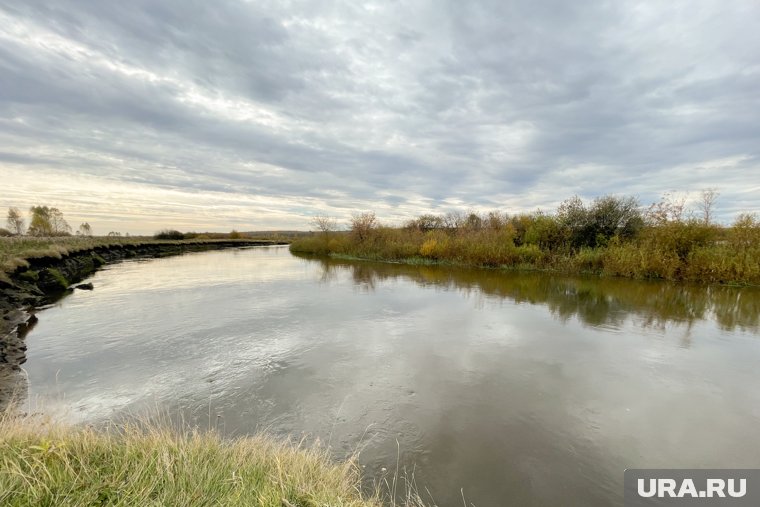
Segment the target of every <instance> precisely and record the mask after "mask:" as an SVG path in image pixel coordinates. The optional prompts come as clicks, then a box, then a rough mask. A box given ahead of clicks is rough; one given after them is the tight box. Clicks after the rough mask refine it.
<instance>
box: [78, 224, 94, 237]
mask: <svg viewBox="0 0 760 507" xmlns="http://www.w3.org/2000/svg"><path fill="white" fill-rule="evenodd" d="M77 233H78V234H80V235H82V236H92V227H90V224H89V223H87V222H85V223H83V224H82V225H80V226H79V230H78V231H77Z"/></svg>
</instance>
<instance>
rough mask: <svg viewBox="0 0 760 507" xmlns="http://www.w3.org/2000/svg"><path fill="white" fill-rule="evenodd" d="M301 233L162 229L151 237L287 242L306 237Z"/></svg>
mask: <svg viewBox="0 0 760 507" xmlns="http://www.w3.org/2000/svg"><path fill="white" fill-rule="evenodd" d="M306 234H307V233H305V232H302V231H249V232H238V231H236V230H234V229H233V230H232V231H230V232H180V231H177V230H174V229H164V230H162V231H159V232H157V233H156V234H154V235H153V237H154V238H155V239H171V240H180V239H279V240H288V239H292V238H297V237H301V236H304V235H306Z"/></svg>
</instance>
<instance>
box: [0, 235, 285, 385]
mask: <svg viewBox="0 0 760 507" xmlns="http://www.w3.org/2000/svg"><path fill="white" fill-rule="evenodd" d="M277 244H286V242H284V241H272V240H251V239H224V240H178V241H165V240H155V239H151V238H77V237H70V238H0V370H2V369H3V368H7V367H10V368H16V367H18V366H19V365H20V364H23V362H24V361H25V353H26V345H25V343H24V337H25V335H26V333H27V332H28V330H29V329H30V328H31V327H32V326H34V323H35V322H36V318H35V316H34V312H33V310H34V309H35V308H38V307H40V306H43V305H46V304H49V303H51V302H53V301H55V300H57V299H59V298H60V297H62V296H63V295H65V294H67V293H68V292H70V291H71V290H73V289H74V286H75V285H76V284H77V283H78V282H80V281H82V280H83V279H84V278H86V277H87V276H89V275H91V274H92V273H94V272H95V271H96V270H97V269H98V268H100V267H101V266H103V265H105V264H110V263H113V262H119V261H121V260H124V259H133V258H153V257H167V256H171V255H181V254H184V253H188V252H200V251H206V250H217V249H223V248H239V247H244V246H261V245H277ZM82 288H85V289H89V288H90V287H87V286H83V287H82ZM1 374H2V371H0V375H1Z"/></svg>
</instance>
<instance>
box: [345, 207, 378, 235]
mask: <svg viewBox="0 0 760 507" xmlns="http://www.w3.org/2000/svg"><path fill="white" fill-rule="evenodd" d="M376 227H377V219H376V218H375V212H374V211H367V212H365V213H361V214H358V215H353V216H352V217H351V234H353V235H354V236H355V237H356V239H358V240H359V241H364V240H366V239H367V238H369V235H370V233H371V232H372V230H373V229H375V228H376Z"/></svg>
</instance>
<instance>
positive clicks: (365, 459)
mask: <svg viewBox="0 0 760 507" xmlns="http://www.w3.org/2000/svg"><path fill="white" fill-rule="evenodd" d="M88 281H91V282H92V283H93V284H94V287H95V290H94V291H92V292H88V291H79V290H78V291H75V292H74V293H73V294H71V295H70V296H68V297H66V298H64V299H62V300H60V301H59V302H58V303H57V304H55V305H53V306H51V307H50V308H47V309H44V310H42V311H40V312H39V313H38V314H37V316H38V317H39V322H38V323H37V325H36V327H35V328H34V329H33V330H32V331H31V332H30V333H29V335H28V336H27V338H26V340H27V346H28V351H27V358H28V361H27V363H26V364H25V365H24V369H25V372H26V375H27V377H26V378H27V382H26V391H27V395H28V401H27V403H28V404H29V408H30V409H31V410H32V411H34V410H45V411H49V412H53V413H58V414H62V416H63V417H66V418H69V419H71V420H73V421H76V422H85V421H86V422H92V423H97V422H98V421H104V420H107V419H113V418H119V417H123V416H124V415H125V414H130V415H135V414H137V415H139V414H144V413H152V414H155V413H160V414H165V415H166V414H168V415H169V417H171V418H172V419H175V418H179V419H183V420H184V421H185V422H187V423H189V424H197V425H200V426H202V427H207V426H211V427H215V428H218V429H219V430H220V431H222V432H224V433H225V434H228V435H244V434H250V433H254V432H256V431H260V430H265V431H268V432H271V433H274V434H276V435H290V436H292V437H293V438H301V437H303V438H305V439H306V440H307V441H313V440H316V439H319V440H320V441H321V442H323V443H324V444H326V445H329V446H330V447H331V449H332V450H333V452H334V454H335V455H336V457H339V458H340V457H344V456H346V455H347V454H351V453H355V452H358V453H359V462H360V463H361V465H362V466H363V467H364V468H365V471H366V476H367V477H374V478H378V477H386V478H387V479H388V481H389V482H392V481H393V477H395V476H398V477H400V478H401V477H406V480H408V481H414V483H415V484H416V487H417V489H418V490H419V492H420V493H421V495H422V496H423V497H424V498H428V499H429V498H430V496H432V497H433V498H434V499H435V501H436V503H437V504H438V505H440V506H441V507H448V506H461V505H463V497H464V499H465V501H466V502H467V504H468V505H470V504H474V505H475V506H477V507H485V506H502V505H520V506H531V505H564V506H575V505H577V506H596V505H599V506H603V505H604V506H607V505H622V481H623V471H624V470H625V469H626V468H681V467H684V468H686V467H688V468H705V467H716V468H760V441H758V440H757V439H755V438H754V437H753V435H756V432H757V428H758V427H760V389H759V388H758V387H759V386H758V379H759V378H760V377H759V376H758V368H759V367H760V291H758V290H756V289H748V288H743V289H738V288H728V287H702V286H685V285H674V284H666V283H660V282H639V281H631V280H617V279H600V278H583V277H565V276H559V275H552V274H545V273H511V272H510V273H504V272H499V271H494V270H476V269H454V268H443V267H430V266H404V265H394V264H376V263H369V262H349V261H337V260H324V259H322V260H319V259H309V258H299V257H295V256H293V255H291V254H290V253H289V252H288V250H287V248H283V247H271V248H245V249H238V250H224V251H215V252H204V253H195V254H188V255H184V256H180V257H171V258H163V259H151V260H141V261H129V262H123V263H119V264H114V265H110V266H107V267H106V268H105V269H103V270H101V271H99V272H98V273H96V274H95V275H94V276H93V277H91V278H90V279H89V280H88ZM403 487H404V486H403V485H402V486H399V490H402V489H403Z"/></svg>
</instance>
